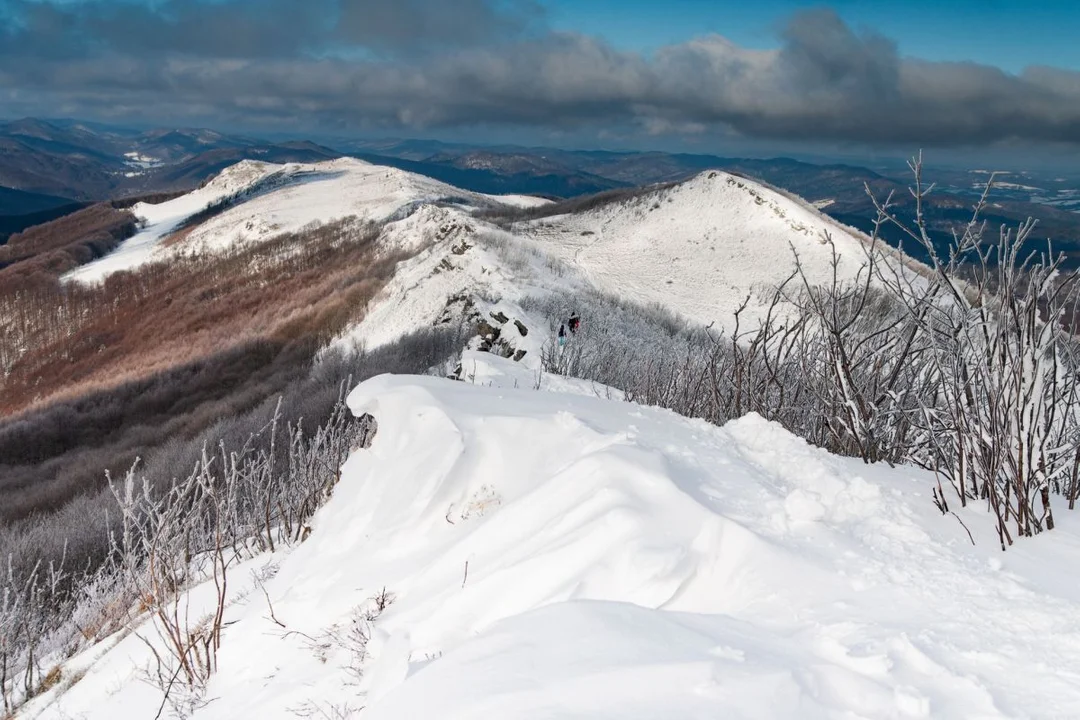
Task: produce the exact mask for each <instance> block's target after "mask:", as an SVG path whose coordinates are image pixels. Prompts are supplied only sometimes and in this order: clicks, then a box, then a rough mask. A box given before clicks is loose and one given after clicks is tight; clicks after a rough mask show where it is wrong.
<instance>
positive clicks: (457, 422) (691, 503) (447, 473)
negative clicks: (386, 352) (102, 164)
mask: <svg viewBox="0 0 1080 720" xmlns="http://www.w3.org/2000/svg"><path fill="white" fill-rule="evenodd" d="M471 359H472V360H473V361H474V362H476V363H482V364H484V366H485V370H484V373H483V375H484V377H485V379H486V382H487V383H488V384H489V385H488V386H487V387H478V386H474V385H470V384H468V383H461V382H453V381H448V380H442V379H437V378H430V377H403V376H381V377H378V378H375V379H373V380H370V381H368V382H366V383H364V384H362V385H361V386H360V387H358V388H357V389H356V390H355V391H354V392H353V393H352V394H351V396H350V398H349V404H350V406H351V408H352V409H353V411H354V412H355V413H357V414H359V413H371V414H372V415H374V416H375V417H376V418H377V420H378V428H379V429H378V434H377V435H376V437H375V439H374V442H373V444H372V446H371V448H370V449H366V450H357V451H356V452H355V453H354V454H353V455H352V456H351V457H350V459H349V461H348V462H347V464H346V465H345V467H344V469H343V475H342V480H341V482H340V484H339V485H338V487H337V489H336V491H335V494H334V497H333V498H332V499H331V500H330V501H329V503H328V504H327V505H326V506H325V507H324V508H323V509H322V510H321V511H320V512H319V513H318V514H317V516H316V519H315V522H314V523H313V532H312V534H311V536H310V538H309V539H308V540H307V541H306V542H304V543H303V544H301V545H300V546H298V547H297V548H296V549H295V550H293V551H292V552H291V554H288V555H280V554H279V556H277V557H273V558H267V561H266V562H268V563H272V564H273V567H274V568H276V574H274V573H271V572H268V571H264V572H263V573H262V575H263V576H264V577H267V576H269V575H271V574H273V577H272V579H267V580H266V581H265V595H264V594H263V592H261V591H259V590H254V589H253V588H252V586H251V582H250V581H247V582H246V583H245V581H244V580H243V575H244V573H247V572H248V571H249V570H250V569H251V568H250V566H249V567H245V568H242V569H241V570H240V571H238V572H236V573H234V574H235V575H237V578H236V584H237V586H238V590H237V592H238V593H239V596H238V597H237V599H236V600H235V602H234V603H233V604H232V605H231V606H230V607H229V608H228V611H227V614H226V624H227V627H226V630H225V635H224V640H223V645H222V649H221V653H220V656H219V662H220V666H219V667H220V669H219V672H218V674H217V675H216V676H215V677H214V678H213V679H212V680H211V682H210V686H209V688H208V693H207V696H206V698H205V704H203V705H202V707H201V708H200V709H198V710H197V711H196V712H195V714H194V717H195V718H198V719H200V720H201V719H209V718H237V717H258V718H288V717H295V716H296V714H297V712H319V711H321V712H324V713H327V716H331V715H330V714H329V713H331V712H340V713H342V716H351V715H348V712H350V711H352V710H358V709H359V708H360V707H363V708H364V709H363V711H362V712H359V713H358V714H356V715H355V716H356V717H365V718H372V719H376V720H415V719H417V718H427V717H439V718H452V719H455V720H465V719H467V718H478V719H479V718H484V719H485V720H486V719H487V718H491V717H515V718H546V719H549V720H552V719H559V720H562V719H564V718H565V719H568V718H583V717H589V718H613V719H614V718H620V719H625V718H642V719H644V718H670V717H680V718H684V717H685V718H691V717H699V718H715V717H745V718H750V717H762V718H764V717H768V718H799V719H804V718H841V717H863V718H909V717H934V718H975V717H977V718H1015V717H1031V718H1054V717H1067V716H1069V715H1070V714H1072V713H1073V711H1074V710H1075V708H1076V707H1080V689H1078V688H1080V686H1078V684H1077V682H1076V680H1077V678H1076V677H1075V674H1074V673H1073V672H1072V671H1071V670H1070V668H1075V667H1077V666H1080V619H1078V617H1077V614H1076V612H1075V608H1076V603H1077V602H1078V601H1080V586H1078V585H1077V583H1076V582H1075V581H1073V580H1072V579H1071V578H1070V577H1065V576H1062V575H1061V574H1060V572H1058V571H1057V570H1056V569H1057V568H1060V567H1064V566H1066V564H1065V563H1066V562H1067V561H1066V558H1067V557H1068V556H1070V555H1071V556H1074V554H1075V553H1076V551H1077V550H1078V548H1080V542H1078V540H1080V533H1078V532H1077V531H1078V530H1080V528H1077V526H1076V524H1075V523H1074V522H1072V520H1073V518H1071V517H1068V518H1066V520H1065V522H1063V523H1062V527H1061V528H1059V530H1058V531H1055V535H1056V537H1055V538H1054V539H1053V543H1054V544H1053V545H1047V544H1046V543H1047V542H1048V541H1047V540H1046V539H1044V538H1036V539H1033V540H1030V541H1027V542H1026V543H1025V544H1023V545H1020V546H1018V547H1017V548H1014V549H1013V550H1012V551H1010V552H1009V553H1008V554H1007V555H1004V556H1003V555H1001V554H1000V553H999V552H995V550H994V548H995V545H994V543H993V541H992V538H990V537H989V536H987V537H982V536H980V535H979V534H978V532H976V535H975V540H976V543H977V544H975V545H974V546H973V545H972V542H971V539H969V536H968V533H967V531H966V530H965V528H964V527H963V526H962V525H961V523H960V522H957V519H956V518H953V517H942V516H941V515H939V514H938V513H937V512H936V511H935V510H934V508H933V506H932V504H931V503H930V502H929V500H928V498H927V492H928V489H929V487H930V483H931V478H930V477H929V476H928V475H926V474H924V473H922V472H919V471H915V470H910V469H906V468H896V469H889V468H884V467H869V466H866V465H864V464H862V463H860V462H858V461H854V460H849V459H842V458H837V457H833V456H830V455H828V454H827V453H825V452H823V451H820V450H818V449H815V448H813V447H810V446H808V445H807V444H806V443H805V442H803V441H802V440H800V439H798V438H796V437H793V436H791V435H790V434H789V433H787V432H786V431H784V430H782V429H781V428H780V427H778V426H776V425H774V424H771V423H768V422H765V421H764V420H762V419H760V418H758V417H755V416H747V417H744V418H742V419H740V420H737V421H734V422H732V423H729V424H728V425H726V426H724V427H715V426H711V425H708V424H706V423H704V422H700V421H694V420H688V419H685V418H682V417H679V416H676V415H674V414H672V413H670V412H667V411H662V410H658V409H651V408H644V407H639V406H635V405H632V404H628V403H622V402H618V401H614V400H607V399H601V398H598V397H596V396H595V392H596V391H600V392H601V394H604V393H603V389H602V388H600V389H598V388H591V387H589V386H588V385H587V384H584V383H578V384H577V386H575V387H571V386H573V385H574V381H571V380H568V379H562V380H561V382H562V383H563V384H564V388H563V389H572V390H574V391H576V392H577V393H578V394H566V393H554V392H537V391H533V390H528V389H514V388H512V387H508V386H509V385H513V384H518V381H519V380H520V378H519V375H520V374H521V373H522V372H525V371H524V370H523V368H522V367H521V365H520V364H515V363H513V362H512V361H509V360H504V359H501V358H497V357H493V356H490V355H479V354H478V355H475V356H473V357H472V358H471ZM519 387H520V386H519ZM590 395H591V396H590ZM970 512H971V513H972V514H973V515H972V516H974V514H976V513H979V512H980V511H979V510H971V511H970ZM965 517H967V516H965V515H961V516H960V519H965ZM979 525H980V524H979V523H974V522H969V523H968V526H969V527H971V528H972V529H973V530H976V531H978V528H979ZM1036 546H1038V547H1036ZM383 588H385V589H386V590H387V591H388V592H389V593H392V594H393V596H394V597H395V601H394V602H393V603H392V604H390V605H389V606H388V607H387V608H386V609H385V611H384V612H383V613H382V614H381V615H380V616H378V618H377V619H376V620H375V621H374V623H373V626H372V628H371V631H370V640H369V641H368V642H367V644H366V648H365V652H364V656H363V658H362V662H361V669H362V672H361V673H356V672H355V670H356V661H357V658H356V655H355V653H352V654H350V652H348V650H347V648H345V647H344V646H341V645H335V644H334V643H333V642H331V641H326V642H325V643H322V644H320V643H321V641H320V640H319V639H320V638H333V637H340V636H341V633H340V630H341V628H343V627H346V626H348V623H349V622H350V618H351V617H354V613H355V612H356V609H357V608H363V607H365V606H367V605H368V604H369V603H370V600H369V598H371V597H372V596H374V595H377V594H379V593H380V592H381V590H382V589H383ZM71 662H72V663H73V664H75V665H78V663H80V662H82V663H84V664H85V663H87V659H80V658H76V659H74V660H72V661H71ZM145 662H147V650H146V649H145V647H143V646H142V645H140V643H138V642H136V641H134V640H133V639H132V638H127V639H125V640H123V641H122V642H121V643H120V644H119V645H117V646H116V648H114V649H112V650H109V651H108V652H106V653H105V655H104V657H103V658H101V659H100V660H97V661H96V662H94V663H93V664H91V665H90V667H89V671H88V672H87V674H86V676H85V677H84V678H83V679H82V680H81V681H80V682H78V683H77V684H75V685H74V687H73V688H71V689H70V690H69V691H68V692H67V693H66V694H65V695H64V696H62V697H59V698H56V697H48V696H47V697H43V698H39V699H38V700H36V701H35V703H34V704H33V705H32V706H31V707H30V708H28V710H29V711H30V712H28V715H29V716H40V717H47V718H62V717H83V718H88V719H91V718H98V717H100V718H128V717H130V718H145V717H153V714H154V711H155V710H156V707H157V703H159V702H160V694H158V695H155V693H154V692H152V690H151V689H150V688H148V687H147V686H146V685H145V684H142V683H139V682H138V680H137V678H138V676H139V675H138V668H139V667H140V666H141V665H142V664H144V663H145ZM361 676H362V677H361ZM358 677H359V679H358ZM39 713H40V714H39Z"/></svg>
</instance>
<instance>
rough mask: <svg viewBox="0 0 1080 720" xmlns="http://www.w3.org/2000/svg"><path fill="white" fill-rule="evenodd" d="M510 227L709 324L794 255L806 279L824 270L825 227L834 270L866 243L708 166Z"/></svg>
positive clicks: (822, 277)
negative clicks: (678, 179)
mask: <svg viewBox="0 0 1080 720" xmlns="http://www.w3.org/2000/svg"><path fill="white" fill-rule="evenodd" d="M516 229H517V231H519V232H521V233H522V234H524V235H527V236H529V237H531V238H533V239H535V240H536V241H538V242H540V243H542V244H543V245H544V247H545V248H546V249H547V250H549V251H550V252H551V253H552V254H554V255H555V256H557V257H560V258H562V259H563V260H566V261H568V262H572V263H573V264H574V265H575V266H577V267H578V268H580V269H581V270H582V271H583V272H584V273H585V275H586V276H587V277H588V278H589V279H590V280H591V281H592V282H593V283H594V284H596V285H597V286H599V287H600V288H602V289H605V290H608V291H613V292H617V293H619V294H620V295H624V296H627V297H630V298H633V299H635V300H638V301H640V302H645V303H648V302H658V303H661V304H663V305H665V306H667V307H670V308H673V309H676V310H677V311H678V312H680V313H682V314H684V315H685V316H687V317H690V318H692V319H695V320H697V321H699V322H701V323H703V324H708V323H711V322H714V321H715V322H716V323H717V324H718V325H724V324H725V323H727V322H728V321H729V320H730V315H731V312H732V311H733V310H734V309H735V308H736V307H738V305H739V303H740V302H742V301H743V300H744V299H745V298H746V297H747V295H748V294H749V293H750V292H751V290H753V289H755V288H757V287H763V288H767V287H770V286H775V285H776V284H778V283H780V282H782V281H783V280H784V279H785V278H787V277H788V275H790V274H791V272H792V271H793V270H794V268H795V257H796V254H797V255H798V257H799V259H800V261H801V262H802V265H803V268H804V270H805V271H806V274H807V276H808V278H809V279H810V280H811V282H813V283H821V282H825V281H827V280H829V279H831V277H832V264H831V263H832V249H831V247H830V246H829V245H828V244H827V242H826V240H825V237H826V234H828V236H829V237H831V238H832V242H833V244H834V246H835V248H836V251H837V253H838V255H839V274H840V277H841V278H842V279H844V278H852V277H854V276H855V274H856V273H857V272H858V270H859V268H860V267H862V266H863V264H865V262H866V251H865V247H866V243H867V242H868V241H867V238H865V236H863V235H862V234H860V233H859V232H858V231H855V230H853V229H852V228H849V227H846V226H844V225H841V224H839V223H837V222H836V221H835V220H833V219H831V218H829V217H828V216H826V215H824V214H823V213H821V212H819V211H818V210H816V209H815V208H813V207H812V206H811V205H809V204H807V203H804V202H802V201H800V200H797V199H794V198H791V197H789V196H787V195H785V194H783V193H780V192H778V191H775V190H772V189H769V188H767V187H765V186H763V185H761V184H759V183H757V182H754V181H753V180H748V179H746V178H743V177H739V176H736V175H731V174H729V173H726V172H722V171H718V170H710V171H706V172H702V173H700V174H698V175H696V176H694V177H692V178H690V179H689V180H686V181H685V182H682V183H678V184H675V185H670V186H663V187H660V188H658V189H655V190H653V191H651V192H647V193H645V194H642V195H638V196H636V197H633V198H630V199H627V200H621V201H617V202H613V203H610V204H607V205H603V206H601V207H599V208H596V209H594V210H590V211H587V212H583V213H575V214H572V215H562V216H556V217H552V218H546V219H542V220H538V221H535V222H532V223H529V224H527V225H524V226H521V227H519V228H516ZM754 311H755V308H754V307H753V306H752V307H751V308H749V309H748V312H749V314H751V315H753V314H754Z"/></svg>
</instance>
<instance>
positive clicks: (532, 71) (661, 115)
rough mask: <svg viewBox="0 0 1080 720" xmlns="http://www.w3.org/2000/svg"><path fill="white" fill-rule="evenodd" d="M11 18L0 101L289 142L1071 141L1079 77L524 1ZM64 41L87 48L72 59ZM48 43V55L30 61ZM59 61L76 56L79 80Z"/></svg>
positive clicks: (107, 10)
mask: <svg viewBox="0 0 1080 720" xmlns="http://www.w3.org/2000/svg"><path fill="white" fill-rule="evenodd" d="M17 1H18V3H19V5H17V6H16V5H13V4H12V3H11V1H10V0H9V2H8V5H7V6H8V8H11V7H16V8H21V9H22V17H23V18H24V19H23V23H22V24H21V25H19V26H18V27H17V28H16V29H13V30H9V31H8V32H9V37H8V40H9V50H7V51H6V55H5V54H4V53H5V51H3V50H0V101H6V102H7V103H8V104H11V105H18V104H19V103H22V105H19V106H20V107H26V108H27V110H30V109H31V108H33V107H34V104H35V103H37V104H38V105H39V106H41V107H45V108H49V107H62V108H67V110H66V112H69V113H72V114H74V113H78V112H86V113H95V114H98V115H101V114H103V113H107V112H113V113H117V114H120V113H123V114H124V115H126V116H128V117H131V116H133V115H134V116H136V117H138V116H144V117H146V118H147V119H153V118H154V117H156V118H159V119H160V118H162V117H170V116H172V117H185V116H187V117H204V118H222V119H227V120H229V121H230V122H267V123H277V124H280V125H301V126H303V127H311V126H314V125H322V126H326V127H341V128H344V127H373V126H378V127H400V128H433V127H440V128H441V127H461V126H474V125H489V126H490V125H504V126H515V127H517V126H530V127H542V128H546V129H556V130H558V129H573V128H597V129H598V128H608V127H614V126H618V127H622V128H637V129H638V131H639V132H645V133H655V134H672V133H674V134H685V133H712V132H727V133H730V132H737V133H741V134H743V135H746V136H750V137H762V138H785V139H797V140H858V141H865V142H869V143H882V144H885V143H888V144H894V143H904V144H912V143H918V144H922V145H934V144H937V145H970V144H985V143H989V142H993V141H998V140H1005V139H1014V138H1019V139H1021V140H1026V141H1055V142H1068V143H1080V73H1077V72H1072V71H1068V70H1060V69H1051V68H1031V69H1029V70H1027V71H1025V72H1024V73H1023V74H1021V75H1019V76H1017V75H1010V74H1007V73H1004V72H1002V71H1001V70H998V69H996V68H993V67H990V66H986V65H977V64H974V63H936V62H926V61H921V60H917V59H911V58H906V57H903V56H901V55H900V54H899V52H898V50H897V48H896V46H895V44H894V43H893V42H891V41H890V40H888V39H887V38H885V37H883V36H881V35H878V34H874V33H869V32H865V33H856V32H854V31H853V30H852V29H851V28H849V27H848V26H847V25H845V24H844V23H843V22H842V21H841V20H840V19H839V18H838V17H837V16H836V14H835V13H832V12H830V11H814V12H808V13H802V14H799V15H797V16H795V17H794V18H792V19H791V21H790V22H789V23H788V25H787V26H786V27H785V29H784V30H783V32H782V34H781V40H782V44H781V46H780V48H779V49H777V50H770V51H762V50H750V49H746V48H742V47H739V46H737V45H734V44H733V43H731V42H729V41H727V40H726V39H724V38H722V37H720V36H707V37H702V38H697V39H694V40H691V41H688V42H685V43H682V44H678V45H673V46H669V47H666V48H663V49H661V50H659V51H657V52H656V53H654V54H652V55H650V56H643V55H641V54H638V53H631V52H625V51H620V50H617V49H615V48H612V47H611V46H609V45H608V44H606V43H604V42H603V41H602V40H599V39H596V38H592V37H587V36H582V35H578V34H567V33H554V32H550V31H547V32H545V31H543V29H542V22H539V21H541V20H542V18H540V15H539V11H538V10H536V8H535V6H534V5H531V4H529V3H527V2H496V1H495V0H462V2H454V3H450V2H444V1H443V0H403V1H399V2H396V3H389V2H383V1H381V0H314V2H305V3H301V2H289V1H288V0H233V2H226V3H215V4H212V5H209V4H205V3H201V2H192V1H183V0H169V1H168V2H166V3H165V4H164V5H160V6H158V10H156V11H150V10H145V9H143V10H138V11H136V12H131V10H132V8H131V7H127V8H125V9H124V10H123V11H121V10H118V9H117V6H116V5H115V4H104V3H100V2H99V3H82V4H79V5H65V6H62V7H57V6H53V7H44V6H40V5H39V4H37V3H29V2H27V1H26V0H17ZM2 2H3V0H0V3H2ZM31 6H34V7H31ZM95 6H96V7H95ZM299 8H303V10H301V9H299ZM215 25H216V26H218V27H211V26H215ZM9 26H10V24H9ZM196 36H197V37H196ZM72 37H81V38H83V40H84V42H83V43H82V44H78V45H73V44H71V43H69V42H66V39H69V38H72ZM45 39H50V40H51V41H54V42H57V43H59V44H60V47H57V48H48V47H43V46H42V45H41V44H40V43H41V42H42V41H43V40H45ZM65 43H66V44H65ZM31 47H36V48H37V49H36V50H31V49H29V48H31ZM72 47H78V48H82V49H81V50H79V52H80V53H81V54H80V55H79V57H78V61H77V62H76V61H74V60H73V59H72V55H71V53H72ZM10 48H22V49H21V50H14V51H13V50H11V49H10ZM35 53H36V54H35ZM31 55H33V56H34V57H35V62H32V63H29V62H25V60H26V59H27V58H28V57H30V56H31ZM4 94H6V96H7V97H6V99H5V97H4Z"/></svg>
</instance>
